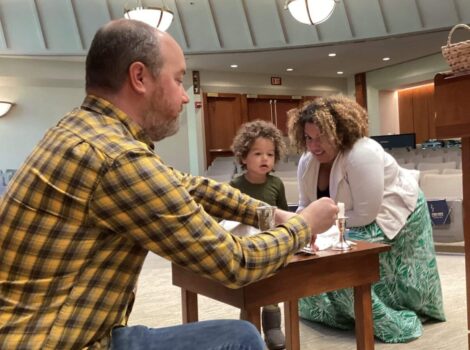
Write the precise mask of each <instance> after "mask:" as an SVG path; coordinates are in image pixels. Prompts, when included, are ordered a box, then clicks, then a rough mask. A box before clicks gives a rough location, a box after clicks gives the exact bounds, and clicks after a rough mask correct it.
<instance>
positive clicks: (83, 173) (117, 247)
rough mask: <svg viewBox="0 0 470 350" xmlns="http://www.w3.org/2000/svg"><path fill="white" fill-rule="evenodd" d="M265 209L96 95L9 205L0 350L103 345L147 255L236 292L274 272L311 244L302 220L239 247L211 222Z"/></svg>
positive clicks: (68, 122)
mask: <svg viewBox="0 0 470 350" xmlns="http://www.w3.org/2000/svg"><path fill="white" fill-rule="evenodd" d="M259 205H260V202H258V201H255V200H253V199H251V198H249V197H247V196H245V195H243V194H241V193H240V192H239V191H238V190H234V189H232V188H231V187H229V186H228V185H222V184H218V183H216V182H213V181H211V180H208V179H205V178H202V177H193V176H190V175H186V174H183V173H180V172H178V171H176V170H173V169H172V168H170V167H168V166H166V165H165V164H164V163H163V162H162V160H161V159H160V158H159V157H158V156H157V155H156V154H155V153H154V152H153V143H152V142H151V140H150V139H149V138H148V137H147V136H146V135H145V134H144V132H143V130H142V129H141V128H140V127H139V126H138V125H137V124H136V123H134V122H133V121H132V120H131V119H130V118H129V117H128V116H127V115H125V114H124V113H123V112H122V111H120V110H119V109H117V108H116V107H114V106H113V105H111V104H110V103H109V102H107V101H105V100H103V99H99V98H96V97H93V96H87V98H86V99H85V101H84V103H83V105H82V106H81V108H80V109H76V110H74V111H72V112H71V113H69V114H68V115H67V116H65V117H64V118H63V119H62V120H61V121H60V122H59V123H58V125H57V126H56V127H53V128H51V129H50V130H49V131H48V132H47V133H46V135H45V136H44V138H43V139H42V140H41V141H40V143H39V144H38V146H37V147H36V148H35V149H34V150H33V152H32V154H31V155H30V156H29V157H28V159H27V160H26V162H25V163H24V165H23V166H22V167H21V168H20V169H19V170H18V172H17V174H16V176H15V177H14V179H13V180H12V181H11V183H10V186H9V188H8V189H7V192H6V193H5V195H4V197H3V198H2V199H1V202H0V349H39V348H41V349H71V348H74V349H81V348H85V347H92V346H93V347H94V346H98V345H99V344H105V343H106V339H108V338H109V335H110V333H111V330H112V328H113V326H116V325H120V324H124V323H125V322H126V315H127V313H128V312H130V310H129V309H130V307H129V305H130V302H131V300H132V295H133V293H132V292H133V288H134V286H135V285H136V281H137V277H138V275H139V272H140V269H141V267H142V264H143V262H144V259H145V256H146V254H147V252H148V251H149V250H150V251H153V252H155V253H156V254H159V255H161V256H163V257H165V258H167V259H169V260H171V261H173V262H175V263H177V264H180V265H182V266H186V267H187V268H189V269H191V270H193V271H195V272H197V273H200V274H202V275H205V276H210V277H211V278H213V279H215V280H218V281H220V282H221V283H223V284H225V285H228V286H230V287H237V286H240V285H243V284H247V283H250V282H252V281H255V280H258V279H260V278H262V277H265V276H267V275H269V274H271V273H273V272H274V271H275V270H276V269H278V268H279V267H281V266H283V265H284V264H285V263H286V262H287V260H288V258H289V256H290V254H292V253H293V252H294V251H296V250H298V249H300V248H301V247H302V246H304V245H305V244H306V242H307V241H308V239H309V237H310V232H309V229H308V228H307V226H306V223H305V221H304V220H303V219H301V218H300V217H298V216H296V217H294V218H292V219H290V220H289V222H288V223H286V224H285V225H283V226H280V227H278V228H277V229H276V230H275V234H261V235H257V236H255V237H252V238H239V237H234V236H232V235H230V234H229V233H227V232H226V231H225V230H223V229H222V228H221V227H220V226H219V225H218V224H217V222H216V221H215V220H214V219H213V218H212V216H215V217H220V218H230V219H232V220H239V221H242V222H245V223H247V224H253V225H254V224H256V212H255V208H256V207H257V206H259ZM209 214H210V215H209ZM211 215H212V216H211Z"/></svg>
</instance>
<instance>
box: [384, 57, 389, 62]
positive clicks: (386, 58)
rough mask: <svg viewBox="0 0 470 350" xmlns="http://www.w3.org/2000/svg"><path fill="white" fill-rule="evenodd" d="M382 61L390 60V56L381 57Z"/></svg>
mask: <svg viewBox="0 0 470 350" xmlns="http://www.w3.org/2000/svg"><path fill="white" fill-rule="evenodd" d="M382 61H390V57H384V58H382Z"/></svg>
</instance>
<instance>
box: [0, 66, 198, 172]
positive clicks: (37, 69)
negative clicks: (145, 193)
mask: <svg viewBox="0 0 470 350" xmlns="http://www.w3.org/2000/svg"><path fill="white" fill-rule="evenodd" d="M84 78H85V69H84V63H83V62H81V61H70V60H69V61H60V60H51V59H12V58H0V100H5V101H12V102H15V104H16V105H15V106H14V107H13V108H12V110H11V111H10V113H8V114H7V115H6V116H5V117H3V118H1V119H0V169H7V168H12V169H16V168H18V167H19V166H20V165H21V163H22V162H23V161H24V160H25V158H26V157H27V156H28V154H29V153H30V152H31V151H32V149H33V148H34V146H35V145H36V143H37V142H38V141H39V140H40V139H41V138H42V136H43V134H44V133H45V132H46V130H47V129H48V128H50V127H52V126H54V125H55V124H56V123H57V122H58V121H59V119H61V118H62V117H63V115H64V114H65V113H67V112H68V111H70V110H71V109H72V108H74V107H78V106H80V104H81V102H82V101H83V98H84V97H85V89H84V86H85V83H84ZM189 148H190V147H189V141H188V117H187V114H186V109H185V111H184V112H183V113H182V115H181V127H180V130H179V131H178V133H177V134H176V135H174V136H173V137H171V138H168V139H166V140H163V141H161V142H159V143H157V144H156V149H157V152H158V153H159V154H160V155H161V156H162V158H163V159H164V160H165V161H166V162H167V163H168V164H169V165H171V166H174V167H175V168H178V169H180V170H182V171H190V166H189V164H190V162H189V154H190V153H189Z"/></svg>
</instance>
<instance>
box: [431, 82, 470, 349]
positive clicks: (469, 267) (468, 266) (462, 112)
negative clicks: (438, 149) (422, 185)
mask: <svg viewBox="0 0 470 350" xmlns="http://www.w3.org/2000/svg"><path fill="white" fill-rule="evenodd" d="M434 87H435V91H434V103H435V110H436V114H435V129H436V137H439V138H450V137H461V138H462V174H463V175H462V181H463V226H464V229H463V230H464V241H465V271H466V285H467V328H468V326H470V204H469V202H470V98H469V97H470V96H469V92H470V73H469V74H459V75H453V74H438V75H436V76H435V78H434ZM467 333H468V331H467ZM468 344H469V346H470V333H468Z"/></svg>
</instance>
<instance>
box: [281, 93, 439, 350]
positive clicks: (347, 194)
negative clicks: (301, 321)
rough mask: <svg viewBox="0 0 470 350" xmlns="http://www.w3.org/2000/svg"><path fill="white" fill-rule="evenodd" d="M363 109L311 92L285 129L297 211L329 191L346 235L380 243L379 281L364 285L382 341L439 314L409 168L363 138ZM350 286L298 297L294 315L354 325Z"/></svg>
mask: <svg viewBox="0 0 470 350" xmlns="http://www.w3.org/2000/svg"><path fill="white" fill-rule="evenodd" d="M367 134H368V123H367V113H366V111H365V110H364V109H363V108H362V107H361V106H359V105H358V104H357V103H356V102H355V101H353V100H351V99H349V98H346V97H344V96H341V95H337V96H330V97H324V98H317V99H316V100H314V101H313V102H310V103H308V104H306V105H305V106H304V107H302V108H300V109H298V110H292V111H290V112H289V136H290V138H291V142H293V144H295V147H296V148H297V150H298V151H299V152H303V154H302V157H301V158H300V161H299V166H298V171H297V176H298V182H299V209H298V210H299V211H300V210H302V208H304V207H305V206H306V205H308V203H310V202H312V201H314V200H316V199H318V198H321V197H331V198H332V199H334V200H335V201H336V202H343V203H345V209H346V213H345V214H346V215H345V216H346V217H347V220H346V225H347V227H348V228H349V229H350V230H349V238H350V239H354V240H367V241H371V242H380V243H386V244H389V245H390V246H391V250H390V251H389V252H386V253H383V254H381V255H380V280H379V282H377V283H375V284H374V285H373V286H372V310H373V318H374V334H375V336H376V337H377V338H379V339H381V340H382V341H384V342H387V343H401V342H408V341H410V340H413V339H415V338H418V337H419V336H421V334H422V324H421V322H422V321H424V320H427V319H429V318H432V319H435V320H439V321H444V320H445V316H444V310H443V305H442V291H441V284H440V279H439V273H438V270H437V264H436V258H435V250H434V243H433V238H432V227H431V220H430V216H429V212H428V208H427V204H426V200H425V198H424V196H423V193H422V192H421V191H420V189H419V187H418V183H417V182H416V180H415V178H414V177H413V175H412V174H410V172H409V171H408V170H406V169H403V168H401V167H400V166H399V165H398V164H397V162H396V161H395V159H394V158H393V157H392V156H391V155H389V154H388V153H386V152H385V151H384V150H383V148H382V146H381V145H380V144H378V143H377V142H375V141H374V140H372V139H370V138H368V137H367ZM353 299H354V298H353V291H352V290H351V289H343V290H337V291H333V292H329V293H324V294H321V295H316V296H311V297H306V298H303V299H301V300H300V301H299V313H300V316H301V317H302V318H305V319H308V320H311V321H315V322H320V323H323V324H326V325H329V326H333V327H337V328H340V329H351V328H354V300H353Z"/></svg>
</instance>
